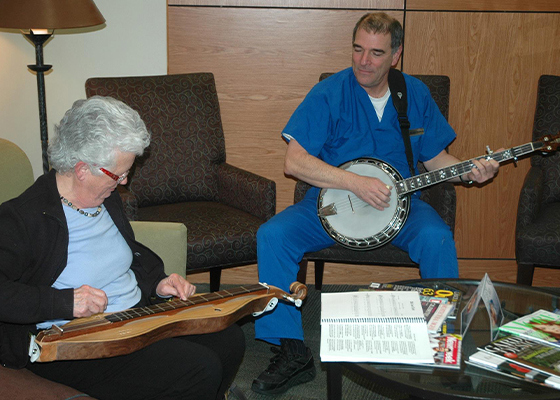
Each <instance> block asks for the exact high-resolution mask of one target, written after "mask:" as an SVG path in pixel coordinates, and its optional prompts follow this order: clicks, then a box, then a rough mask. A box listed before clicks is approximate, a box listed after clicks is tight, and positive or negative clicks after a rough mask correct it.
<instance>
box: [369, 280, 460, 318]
mask: <svg viewBox="0 0 560 400" xmlns="http://www.w3.org/2000/svg"><path fill="white" fill-rule="evenodd" d="M369 289H370V290H393V291H395V290H397V291H416V292H418V293H419V294H420V296H429V297H432V298H433V297H435V298H441V299H446V300H444V301H446V302H449V303H451V304H453V305H454V308H453V311H452V312H451V313H450V314H449V316H448V318H450V319H455V318H456V317H457V314H458V312H459V305H460V304H461V299H462V298H463V292H461V291H460V290H457V289H455V288H454V287H451V286H447V285H445V286H444V285H441V284H440V288H437V289H434V288H431V287H427V286H408V285H398V284H394V283H377V282H371V283H370V284H369Z"/></svg>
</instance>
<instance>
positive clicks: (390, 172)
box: [317, 158, 410, 250]
mask: <svg viewBox="0 0 560 400" xmlns="http://www.w3.org/2000/svg"><path fill="white" fill-rule="evenodd" d="M339 168H342V169H345V170H347V171H350V172H353V173H355V174H358V175H362V176H369V177H372V178H378V179H379V180H381V181H382V182H383V183H385V184H386V185H389V186H391V187H392V188H393V189H392V192H393V193H392V195H391V199H390V202H389V207H388V208H386V209H384V210H383V211H379V210H377V209H375V208H373V207H372V206H370V205H369V204H367V203H365V202H364V201H362V200H361V199H359V198H358V197H357V196H356V195H355V194H354V193H352V192H350V191H347V190H340V189H321V192H320V193H319V198H318V200H317V209H318V210H319V219H320V220H321V224H322V225H323V228H324V229H325V231H326V232H327V233H328V235H329V236H330V237H332V238H333V239H334V240H335V241H336V242H337V243H339V244H340V245H342V246H344V247H347V248H350V249H352V250H372V249H375V248H377V247H381V246H383V245H384V244H387V243H388V242H390V241H391V240H392V239H393V238H394V237H395V236H396V235H397V234H398V233H399V231H400V230H401V228H402V226H403V225H404V223H405V222H406V218H407V217H408V213H409V210H410V198H409V196H398V194H397V190H396V188H397V182H399V181H400V180H402V176H401V175H400V173H399V172H398V171H397V170H396V169H394V168H393V167H392V166H391V165H390V164H387V163H386V162H384V161H381V160H378V159H375V158H360V159H356V160H353V161H348V162H346V163H344V164H342V165H341V166H340V167H339ZM327 214H328V215H327Z"/></svg>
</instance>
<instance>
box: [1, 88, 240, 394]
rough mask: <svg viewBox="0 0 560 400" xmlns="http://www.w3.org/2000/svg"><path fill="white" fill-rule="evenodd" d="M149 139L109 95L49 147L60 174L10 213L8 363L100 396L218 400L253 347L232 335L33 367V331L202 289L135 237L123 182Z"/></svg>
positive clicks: (4, 282)
mask: <svg viewBox="0 0 560 400" xmlns="http://www.w3.org/2000/svg"><path fill="white" fill-rule="evenodd" d="M149 140H150V135H149V133H148V131H147V130H146V126H145V125H144V123H143V122H142V120H141V119H140V116H139V115H138V113H137V112H136V111H134V110H132V109H131V108H130V107H128V106H127V105H125V104H124V103H122V102H120V101H117V100H115V99H112V98H109V97H92V98H90V99H88V100H80V101H77V102H76V103H74V105H73V106H72V108H71V109H70V110H69V111H67V112H66V115H65V116H64V118H63V119H62V121H61V122H60V124H59V125H58V126H57V136H56V138H55V139H54V140H53V141H52V143H51V145H50V147H49V158H50V162H51V165H52V167H53V170H51V171H50V172H49V173H48V174H46V175H43V176H41V177H40V178H39V179H37V181H36V182H35V183H34V184H33V185H32V186H31V187H30V188H29V189H28V190H27V191H25V192H24V193H23V194H22V195H21V196H19V197H17V198H15V199H13V200H10V201H8V202H6V203H4V204H2V205H1V206H0V321H1V322H0V362H1V363H2V365H4V366H8V367H12V368H22V367H26V368H28V369H29V370H31V371H33V372H34V373H36V374H38V375H40V376H43V377H45V378H47V379H50V380H53V381H57V382H60V383H63V384H66V385H68V386H72V387H74V388H76V389H78V390H80V391H83V392H85V393H87V394H89V395H91V396H93V397H96V398H99V399H117V398H119V399H122V398H126V399H196V400H199V399H216V398H218V399H220V398H222V396H223V395H224V392H225V391H226V389H227V388H228V387H229V385H230V384H231V381H232V380H233V377H234V375H235V373H236V371H237V368H238V366H239V364H240V362H241V359H242V356H243V352H244V348H245V343H244V338H243V335H242V332H241V329H240V328H239V327H238V326H237V325H235V324H234V325H233V326H231V327H229V328H227V329H225V330H223V331H222V332H218V333H212V334H206V335H193V336H182V337H178V338H171V339H164V340H160V341H158V342H156V343H154V344H152V345H149V346H147V347H145V348H143V349H141V350H139V351H136V352H134V353H132V354H129V355H126V356H119V357H113V358H104V359H95V360H80V361H55V362H51V363H30V362H29V357H28V355H27V353H28V345H29V333H36V332H37V331H38V330H40V329H43V328H48V327H50V326H51V325H52V324H53V323H54V324H57V325H61V324H64V323H65V322H66V321H68V320H70V319H72V318H76V317H88V316H90V315H92V314H96V313H100V312H114V311H121V310H124V309H127V308H131V307H138V306H144V305H148V304H150V303H153V302H157V301H158V299H159V301H161V299H162V298H166V297H169V296H177V297H180V298H182V299H186V298H187V297H189V296H190V295H192V294H193V293H194V292H195V286H193V285H192V284H190V283H189V282H188V281H186V280H185V279H184V278H183V277H181V276H179V275H177V274H172V275H169V276H166V275H165V273H164V270H163V263H162V261H161V259H160V258H159V257H158V256H157V255H156V254H155V253H153V252H152V251H150V250H149V249H148V248H146V247H145V246H143V245H142V244H140V243H138V242H136V241H135V240H134V234H133V231H132V228H131V226H130V224H129V223H128V221H127V219H126V216H125V213H124V209H123V206H122V203H121V200H120V197H119V195H118V193H117V191H115V189H116V187H117V185H119V184H121V185H123V184H125V183H126V181H127V174H128V172H129V170H130V168H131V167H132V164H133V163H134V159H135V157H136V156H139V155H141V154H142V153H143V151H144V149H145V148H146V147H147V146H148V144H149Z"/></svg>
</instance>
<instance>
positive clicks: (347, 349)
mask: <svg viewBox="0 0 560 400" xmlns="http://www.w3.org/2000/svg"><path fill="white" fill-rule="evenodd" d="M431 347H432V346H431V345H430V339H429V336H428V328H427V326H426V321H425V319H424V313H423V311H422V306H421V303H420V297H419V295H418V293H417V292H375V291H361V292H344V293H321V361H351V362H379V363H406V364H419V363H424V364H433V363H434V357H433V353H434V350H433V349H432V348H431Z"/></svg>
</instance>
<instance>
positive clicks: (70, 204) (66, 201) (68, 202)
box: [60, 196, 102, 218]
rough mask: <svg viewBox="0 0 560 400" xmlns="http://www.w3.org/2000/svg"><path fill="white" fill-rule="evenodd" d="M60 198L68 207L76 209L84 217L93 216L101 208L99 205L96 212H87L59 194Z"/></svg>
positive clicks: (95, 215)
mask: <svg viewBox="0 0 560 400" xmlns="http://www.w3.org/2000/svg"><path fill="white" fill-rule="evenodd" d="M60 200H62V202H63V203H64V204H66V205H67V206H68V207H70V208H71V209H73V210H76V211H78V212H79V213H80V214H82V215H84V216H86V217H91V218H95V217H97V216H98V215H99V214H100V213H101V210H102V208H101V206H98V207H97V211H96V212H94V213H88V212H87V211H84V210H81V209H79V208H78V207H76V206H75V205H74V204H72V202H70V201H68V200H67V199H66V198H65V197H64V196H60Z"/></svg>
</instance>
